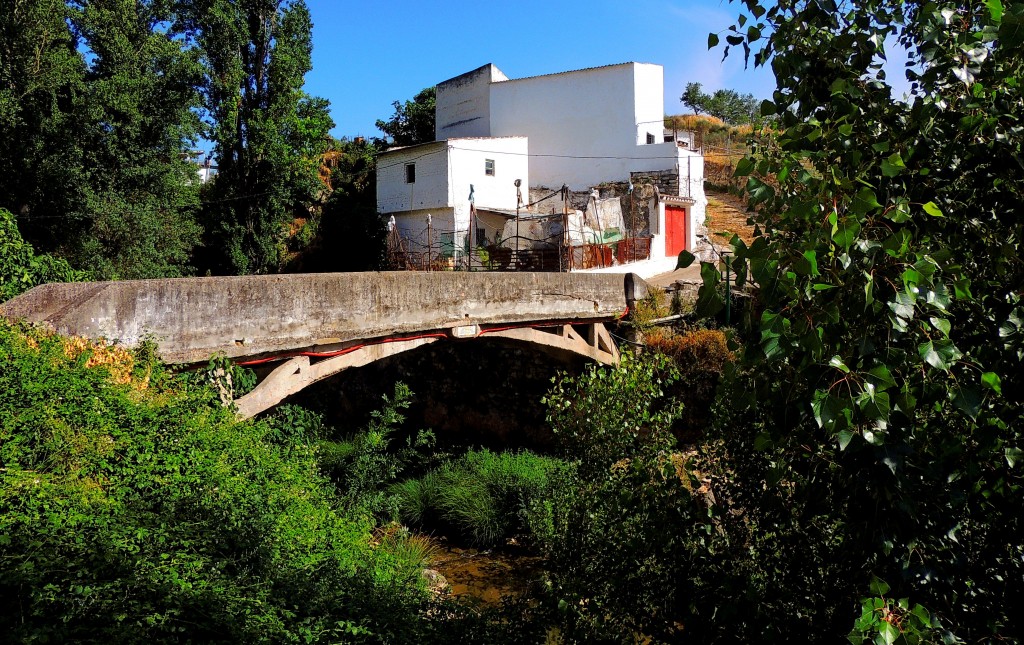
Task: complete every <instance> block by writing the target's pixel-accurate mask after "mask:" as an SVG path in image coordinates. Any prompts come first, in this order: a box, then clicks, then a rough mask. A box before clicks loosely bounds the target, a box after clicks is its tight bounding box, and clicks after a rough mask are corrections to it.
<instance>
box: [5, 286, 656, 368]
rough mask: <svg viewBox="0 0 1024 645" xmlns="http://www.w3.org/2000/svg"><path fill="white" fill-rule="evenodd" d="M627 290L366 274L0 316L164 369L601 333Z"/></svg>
mask: <svg viewBox="0 0 1024 645" xmlns="http://www.w3.org/2000/svg"><path fill="white" fill-rule="evenodd" d="M625 282H626V288H625V289H624V282H623V276H622V275H615V274H579V273H571V274H563V273H463V272H436V273H411V272H377V273H372V272H368V273H320V274H290V275H273V276H240V277H216V278H178V279H164V280H136V281H126V282H95V283H78V284H46V285H42V286H39V287H36V288H34V289H32V290H30V291H28V292H26V293H24V294H22V295H21V296H18V297H17V298H14V299H12V300H10V301H8V302H6V303H4V304H2V305H0V314H2V315H4V316H6V317H8V318H23V319H27V320H29V321H30V322H34V323H45V324H48V325H50V326H51V327H53V328H54V329H55V330H56V331H58V332H59V333H62V334H68V335H76V336H84V337H87V338H94V339H98V338H105V339H107V340H108V341H116V342H118V343H121V344H125V345H135V344H137V343H138V342H140V341H141V340H143V339H145V338H147V337H152V338H153V339H155V341H156V342H157V345H158V348H159V352H160V355H161V357H162V358H163V359H164V360H165V361H167V362H169V363H177V364H192V363H200V362H205V361H207V360H209V358H210V357H211V356H213V355H215V354H224V355H226V356H227V357H228V358H232V359H254V358H259V357H264V356H273V355H279V354H284V353H289V352H301V351H313V350H316V349H318V348H324V347H342V346H345V345H346V344H350V343H352V342H354V341H358V340H363V339H370V338H385V337H393V336H397V335H402V334H415V333H418V332H422V331H426V330H447V329H454V328H458V327H465V326H469V325H477V326H494V325H517V324H522V325H525V324H533V325H535V326H536V325H537V324H540V323H544V322H550V323H552V324H555V323H557V322H572V323H578V324H591V323H600V322H603V321H608V320H613V319H615V318H617V317H619V316H621V315H622V314H623V313H624V311H625V309H626V307H627V297H632V296H631V295H629V294H632V293H633V292H634V287H633V286H632V285H635V284H642V281H641V280H640V279H639V278H637V277H636V276H633V275H632V274H629V275H627V276H626V280H625ZM627 291H628V292H629V293H628V294H627Z"/></svg>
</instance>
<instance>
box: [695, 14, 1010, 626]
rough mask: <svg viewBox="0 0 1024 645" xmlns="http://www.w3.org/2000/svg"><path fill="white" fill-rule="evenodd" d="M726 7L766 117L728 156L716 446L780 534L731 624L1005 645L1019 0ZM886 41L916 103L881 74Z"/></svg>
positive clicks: (753, 516)
mask: <svg viewBox="0 0 1024 645" xmlns="http://www.w3.org/2000/svg"><path fill="white" fill-rule="evenodd" d="M742 5H743V6H744V7H745V9H746V11H745V12H744V13H743V15H742V19H741V20H739V21H738V22H737V23H736V26H734V27H733V28H732V30H731V33H729V34H728V36H727V42H728V43H729V46H730V47H742V50H743V53H744V55H745V57H750V56H751V55H753V60H754V63H755V64H756V65H771V67H772V69H773V71H774V73H775V77H776V81H777V84H778V87H777V90H776V91H775V93H774V96H773V100H772V102H771V103H768V104H767V105H765V106H764V108H767V110H768V111H771V112H776V113H778V114H779V115H780V118H779V124H778V127H779V132H778V133H777V136H776V137H775V138H771V139H767V140H766V141H765V142H764V143H763V144H762V145H759V146H758V148H757V149H756V150H755V151H754V154H753V155H751V156H750V157H748V158H747V159H745V160H744V161H742V162H741V163H740V164H739V165H738V167H737V175H738V176H744V177H747V184H746V190H747V194H748V196H749V198H750V201H751V202H752V204H753V205H755V206H757V208H758V211H757V214H756V215H755V216H754V220H755V223H756V224H757V233H758V234H757V236H756V237H755V239H754V241H753V243H752V244H751V245H749V246H747V245H746V244H744V243H743V242H742V241H740V240H738V239H735V240H734V241H733V250H734V251H735V253H736V256H735V257H736V260H737V262H736V265H735V268H736V269H737V270H738V272H739V274H740V277H741V280H747V279H749V280H751V281H752V282H753V283H754V284H755V285H756V287H757V292H758V299H757V304H758V309H757V310H756V311H754V312H752V313H753V315H752V316H751V318H750V326H749V328H748V330H747V331H748V336H747V337H748V339H749V341H748V344H747V346H746V348H745V352H744V356H745V363H746V364H745V366H744V367H745V369H743V370H740V371H737V372H736V373H735V374H734V375H733V379H732V381H731V384H730V395H731V397H730V398H728V399H727V400H728V401H729V408H730V410H729V411H730V414H729V415H728V416H727V418H726V419H725V420H724V421H727V423H726V422H724V421H723V422H722V423H720V426H721V429H722V433H721V435H720V437H721V438H722V440H723V441H725V442H726V443H727V445H728V446H729V448H730V450H731V453H732V454H731V457H732V464H733V465H734V466H735V467H736V470H737V471H738V473H739V474H738V475H737V479H738V480H741V481H745V486H741V487H740V494H742V495H744V496H745V497H746V499H745V504H746V506H747V510H748V512H749V516H748V522H749V525H750V526H761V527H770V531H766V532H763V533H762V534H761V535H760V536H759V537H756V539H755V540H754V541H752V543H751V544H752V545H751V547H750V550H751V552H755V551H756V552H757V553H759V554H761V555H760V556H759V561H758V562H757V563H756V565H755V566H753V567H752V568H753V569H754V570H756V571H757V573H756V575H745V576H743V578H744V579H746V580H750V581H751V582H752V584H749V585H748V584H744V585H742V588H739V587H737V588H736V589H733V590H732V591H733V592H734V593H735V594H737V595H736V596H734V597H736V598H741V597H744V598H756V599H757V600H755V601H754V602H753V603H750V604H738V605H736V607H737V608H739V609H740V611H739V612H738V614H737V616H736V617H737V622H736V623H735V625H745V626H746V627H747V628H748V629H749V630H750V631H749V632H748V634H750V635H757V636H761V637H763V636H764V635H765V634H773V635H775V636H776V637H779V638H786V639H800V640H807V639H817V640H832V641H834V640H836V639H837V638H838V637H841V636H842V634H843V633H844V632H848V631H849V630H850V627H851V626H852V627H853V628H854V629H853V633H852V634H851V635H850V636H851V640H852V641H853V642H855V643H857V642H862V640H867V641H871V640H874V642H894V641H895V640H896V639H897V638H901V639H905V641H906V642H920V641H919V639H920V637H921V636H922V635H923V634H922V632H925V631H927V630H930V629H932V628H935V627H936V626H937V625H941V629H942V630H945V631H946V633H945V634H942V640H943V641H944V642H988V641H1006V642H1016V641H1019V640H1020V639H1021V638H1024V625H1022V621H1021V617H1020V616H1019V613H1014V611H1013V610H1012V609H1010V607H1012V606H1014V604H1015V603H1016V602H1017V601H1015V600H1013V599H1014V598H1018V599H1019V598H1020V597H1022V595H1024V559H1022V557H1021V554H1022V551H1024V496H1022V494H1021V492H1022V490H1024V474H1022V470H1021V465H1022V461H1021V457H1022V455H1024V452H1022V451H1024V434H1022V433H1024V378H1022V371H1021V369H1020V366H1021V358H1022V356H1024V306H1022V304H1021V284H1024V263H1022V262H1021V260H1020V248H1021V242H1022V240H1024V218H1022V217H1021V213H1024V180H1022V177H1024V173H1022V172H1021V168H1022V162H1021V150H1022V148H1024V128H1022V127H1021V115H1022V114H1024V93H1022V91H1021V87H1022V84H1021V77H1022V76H1024V31H1022V29H1021V27H1022V25H1024V6H1021V5H1020V4H1019V3H1014V4H1010V3H1003V2H1000V0H989V1H987V2H983V3H981V2H977V3H976V2H950V3H942V4H938V3H933V2H928V1H925V0H920V1H917V0H915V1H912V2H905V1H903V0H865V1H864V2H858V3H855V4H851V3H836V2H834V1H833V0H820V1H817V2H804V1H803V0H780V1H778V2H774V1H773V2H759V1H758V0H742ZM709 41H710V43H711V44H712V45H715V44H716V43H717V42H718V36H717V35H715V34H712V35H711V37H710V38H709ZM893 41H896V42H898V43H899V44H900V45H901V46H902V47H903V48H904V49H905V50H906V51H907V52H908V53H909V57H910V63H909V64H908V66H907V67H906V74H907V77H908V80H909V81H910V82H911V83H912V85H911V88H912V89H911V94H912V100H911V101H909V102H906V101H902V100H898V99H894V98H893V97H892V93H893V92H892V88H891V87H890V86H889V85H888V83H887V82H886V78H885V70H884V68H883V63H884V61H885V56H886V46H887V43H891V42H893ZM727 51H728V50H727ZM702 269H703V270H704V271H703V272H704V273H705V275H706V276H707V277H708V283H707V284H706V285H705V288H704V289H702V295H701V300H702V302H704V303H705V304H709V305H711V304H715V305H717V307H721V304H722V303H721V301H720V299H719V298H718V296H717V295H716V293H717V292H716V291H715V288H714V287H715V286H717V285H715V284H713V283H715V282H717V280H716V279H715V278H717V277H718V274H717V271H716V270H715V268H714V267H713V266H711V265H706V266H705V267H702ZM713 308H714V307H712V309H713ZM745 548H746V547H745ZM758 579H760V580H761V581H762V582H761V583H760V584H761V585H762V586H761V588H760V591H756V588H757V583H756V582H754V581H756V580H758ZM709 595H710V596H712V597H715V598H716V600H718V599H720V598H722V597H723V596H722V594H720V593H713V594H709ZM865 596H867V597H868V598H867V599H866V600H865V601H864V602H863V605H861V600H860V599H861V598H863V597H865ZM899 599H909V600H908V601H907V600H899ZM739 602H740V603H742V602H743V601H739ZM916 603H920V606H915V604H916ZM723 604H726V605H729V604H730V603H729V602H725V603H723ZM743 607H745V609H744V608H743ZM858 616H859V618H858ZM936 617H937V618H938V619H939V621H940V622H938V623H937V622H936V621H935V620H934V619H935V618H936ZM729 629H730V630H734V629H735V627H734V626H730V628H729ZM800 630H807V631H806V632H805V633H804V635H803V636H800V635H799V633H800ZM730 635H732V636H733V637H734V636H735V634H734V633H730ZM924 635H926V634H924Z"/></svg>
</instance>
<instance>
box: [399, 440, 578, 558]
mask: <svg viewBox="0 0 1024 645" xmlns="http://www.w3.org/2000/svg"><path fill="white" fill-rule="evenodd" d="M562 467H563V463H562V462H561V461H560V460H558V459H555V458H552V457H543V456H540V455H536V454H534V453H531V452H528V451H523V452H503V453H494V452H491V451H490V450H486V449H483V450H471V451H469V452H467V453H466V454H465V455H463V456H461V457H459V458H457V459H454V460H452V461H449V462H446V463H445V464H443V465H442V466H441V467H440V468H437V469H435V470H432V471H430V472H429V473H427V474H426V475H424V476H423V477H422V478H420V479H414V480H407V481H405V482H402V483H400V484H396V485H395V486H393V487H392V488H391V493H392V494H393V495H395V496H396V497H397V498H398V507H399V514H400V517H401V519H402V520H403V521H404V522H407V523H409V524H411V525H414V526H420V527H423V528H428V529H438V530H449V529H450V530H454V531H455V532H457V533H458V534H459V535H460V536H462V537H463V538H465V539H467V540H469V541H470V542H471V543H473V544H475V545H478V546H490V545H493V544H496V543H498V542H499V541H500V540H501V539H503V538H506V537H510V536H512V535H515V534H517V533H521V532H522V531H524V530H526V529H527V521H526V518H527V511H528V509H529V508H531V507H533V506H535V505H536V504H537V503H539V501H540V500H542V499H543V498H544V497H545V496H546V495H547V491H548V490H549V488H550V486H551V482H552V479H553V477H555V476H557V472H558V471H559V470H560V469H561V468H562Z"/></svg>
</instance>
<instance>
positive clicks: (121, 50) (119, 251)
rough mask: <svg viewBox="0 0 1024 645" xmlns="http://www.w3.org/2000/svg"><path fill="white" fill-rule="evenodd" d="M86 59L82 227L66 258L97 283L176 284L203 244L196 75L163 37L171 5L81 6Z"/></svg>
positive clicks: (174, 42) (195, 66) (169, 35)
mask: <svg viewBox="0 0 1024 645" xmlns="http://www.w3.org/2000/svg"><path fill="white" fill-rule="evenodd" d="M72 4H74V5H77V7H78V11H77V12H76V13H75V14H73V24H74V25H75V28H76V31H77V32H78V33H79V34H80V35H81V37H82V39H83V44H84V45H85V46H86V47H87V48H88V51H89V53H90V57H89V60H90V63H89V70H88V72H87V75H86V93H85V109H86V111H87V119H88V123H89V126H90V127H89V129H88V131H87V132H85V133H83V134H84V136H83V139H84V145H85V150H84V161H85V163H86V166H87V167H89V168H91V169H94V171H93V172H92V173H90V181H89V188H88V191H87V193H86V199H85V203H84V208H85V211H86V214H87V220H88V227H87V228H86V229H85V230H83V231H82V233H81V236H80V237H79V238H78V239H75V240H71V241H69V242H68V243H66V244H65V248H64V249H63V250H64V254H65V255H67V256H68V257H71V258H74V259H75V260H76V262H77V264H79V265H81V266H87V267H90V268H92V269H93V270H95V271H96V273H97V275H98V276H99V277H101V278H108V279H132V278H153V277H178V276H182V275H187V274H189V273H190V272H191V270H192V269H191V266H190V262H191V259H192V249H193V247H194V246H195V245H196V244H197V243H198V242H199V235H200V229H199V226H198V224H197V223H196V221H195V218H196V214H197V211H198V206H199V194H198V185H199V182H198V181H197V174H196V170H197V168H196V166H195V164H194V162H193V161H192V159H191V157H190V154H189V153H190V150H191V149H192V147H193V146H194V145H195V143H196V139H197V136H198V134H199V132H200V130H201V123H200V121H199V117H198V115H197V111H198V108H199V106H200V94H199V83H200V80H201V78H202V77H201V71H202V69H201V66H200V64H199V59H198V53H197V52H196V51H195V49H193V48H190V47H186V46H185V44H184V42H183V41H182V40H181V39H180V38H177V37H176V35H175V34H174V33H173V31H171V30H170V29H169V25H170V21H171V19H172V18H173V14H172V13H171V12H170V10H169V9H168V6H167V5H168V3H165V2H160V1H154V0H146V1H126V0H78V1H77V2H74V3H72Z"/></svg>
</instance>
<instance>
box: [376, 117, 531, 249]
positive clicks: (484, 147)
mask: <svg viewBox="0 0 1024 645" xmlns="http://www.w3.org/2000/svg"><path fill="white" fill-rule="evenodd" d="M529 159H530V157H529V154H528V149H527V140H526V138H525V137H501V138H487V139H477V138H457V139H448V140H446V141H434V142H431V143H424V144H420V145H417V146H409V147H406V148H397V149H394V150H389V151H387V152H385V153H383V154H382V155H380V157H379V158H378V160H377V210H378V212H380V213H381V214H383V215H384V216H385V217H387V218H389V217H391V216H394V218H395V224H396V225H397V227H398V230H399V233H400V234H401V235H402V237H403V238H405V239H407V240H409V241H410V243H411V244H413V245H422V246H423V247H424V248H425V247H426V245H428V243H429V245H430V246H431V247H434V248H435V249H437V248H439V247H438V245H442V246H443V247H445V248H444V252H445V253H446V254H447V253H449V252H450V250H451V248H450V247H452V246H454V247H455V248H461V247H462V246H463V245H464V244H465V240H466V237H467V235H468V234H469V233H470V231H469V227H470V201H469V196H470V190H471V186H472V192H473V199H474V201H475V203H476V207H477V208H478V209H493V210H498V211H513V212H514V211H515V209H516V205H517V199H518V197H517V193H516V186H515V183H514V182H515V180H516V179H519V180H520V183H521V185H522V187H523V194H524V195H525V194H526V186H528V185H529V182H530V175H529V167H530V162H529ZM410 166H411V167H412V168H413V170H412V171H411V172H412V173H413V174H412V176H411V178H412V179H413V181H411V182H410V181H408V179H410V174H409V173H410V170H409V167H410ZM489 173H493V174H489ZM524 201H525V197H524ZM428 215H430V218H429V219H430V226H429V227H428V224H427V222H428V217H427V216H428ZM478 226H479V224H478ZM428 228H429V230H428ZM492 228H493V225H492Z"/></svg>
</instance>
